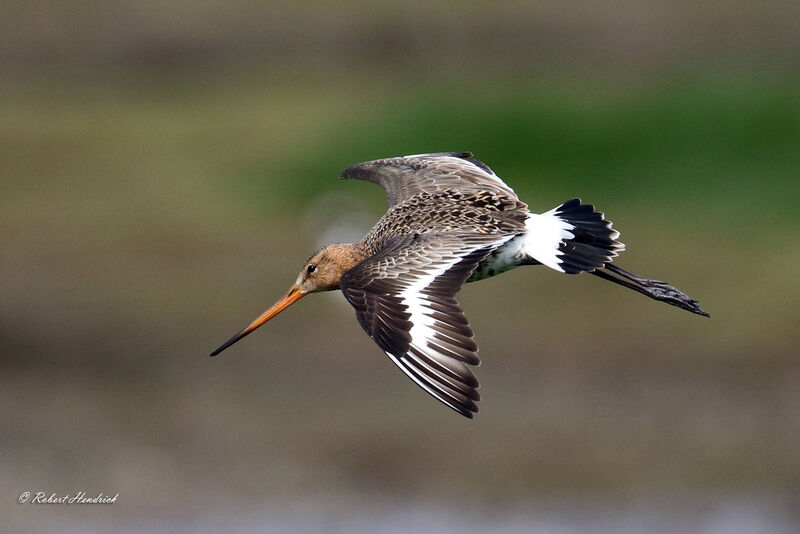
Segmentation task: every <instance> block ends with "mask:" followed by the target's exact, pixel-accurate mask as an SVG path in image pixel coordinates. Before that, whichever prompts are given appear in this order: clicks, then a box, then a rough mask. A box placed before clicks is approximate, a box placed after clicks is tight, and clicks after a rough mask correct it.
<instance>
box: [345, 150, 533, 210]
mask: <svg viewBox="0 0 800 534" xmlns="http://www.w3.org/2000/svg"><path fill="white" fill-rule="evenodd" d="M340 178H356V179H358V180H366V181H368V182H373V183H376V184H380V185H381V186H382V187H383V188H384V189H386V196H387V197H388V199H389V207H390V208H391V207H392V206H395V205H397V204H399V203H401V202H403V201H404V200H406V199H407V198H409V197H412V196H414V195H416V194H418V193H422V192H436V191H440V190H442V189H455V190H464V191H469V190H473V191H474V190H476V189H479V190H484V191H492V192H497V193H502V194H504V195H507V196H510V197H511V198H514V199H517V200H519V199H518V198H517V194H516V193H514V190H513V189H511V188H510V187H508V186H507V185H506V184H505V183H504V182H503V180H501V179H500V178H499V177H498V176H497V175H496V174H495V173H494V172H492V169H490V168H489V167H488V166H487V165H485V164H484V163H481V162H480V161H478V160H476V159H473V158H472V154H471V153H470V152H443V153H439V154H418V155H415V156H404V157H399V158H388V159H377V160H374V161H367V162H365V163H359V164H358V165H353V166H352V167H348V168H346V169H345V170H344V171H342V174H341V175H340Z"/></svg>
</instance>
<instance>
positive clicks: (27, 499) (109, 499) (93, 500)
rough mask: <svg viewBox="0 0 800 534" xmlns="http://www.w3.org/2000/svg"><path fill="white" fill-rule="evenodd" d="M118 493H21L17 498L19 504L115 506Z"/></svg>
mask: <svg viewBox="0 0 800 534" xmlns="http://www.w3.org/2000/svg"><path fill="white" fill-rule="evenodd" d="M118 497H119V493H116V494H114V495H106V494H104V493H98V494H97V495H94V494H88V493H86V492H85V491H76V492H75V493H48V492H46V491H35V492H30V491H23V492H22V493H20V494H19V497H17V502H18V503H20V504H115V503H116V502H117V498H118Z"/></svg>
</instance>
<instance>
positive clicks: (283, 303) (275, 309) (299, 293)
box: [211, 285, 308, 356]
mask: <svg viewBox="0 0 800 534" xmlns="http://www.w3.org/2000/svg"><path fill="white" fill-rule="evenodd" d="M307 294H308V293H306V292H305V291H303V290H302V289H300V287H299V286H296V285H295V286H292V288H291V289H290V290H289V292H288V293H286V296H284V297H283V298H282V299H281V300H279V301H278V302H276V303H275V304H273V306H272V307H271V308H270V309H268V310H267V311H265V312H264V313H262V314H261V315H259V316H258V318H257V319H256V320H255V321H253V322H252V323H250V324H249V325H247V327H246V328H245V329H244V330H242V331H241V332H239V333H238V334H236V335H235V336H233V337H232V338H230V339H229V340H228V341H226V342H225V343H223V344H222V345H221V346H220V347H219V348H218V349H217V350H215V351H214V352H212V353H211V355H212V356H216V355H217V354H219V353H220V352H222V351H223V350H225V349H227V348H228V347H230V346H231V345H233V344H234V343H236V342H237V341H239V340H240V339H242V338H243V337H244V336H246V335H247V334H249V333H250V332H252V331H253V330H255V329H256V328H258V327H259V326H261V325H262V324H264V323H266V322H267V321H269V320H270V319H272V318H273V317H275V316H276V315H278V314H279V313H280V312H282V311H283V310H285V309H286V308H288V307H289V306H291V305H292V304H294V303H295V302H297V301H298V300H300V299H301V298H303V297H305V296H306V295H307Z"/></svg>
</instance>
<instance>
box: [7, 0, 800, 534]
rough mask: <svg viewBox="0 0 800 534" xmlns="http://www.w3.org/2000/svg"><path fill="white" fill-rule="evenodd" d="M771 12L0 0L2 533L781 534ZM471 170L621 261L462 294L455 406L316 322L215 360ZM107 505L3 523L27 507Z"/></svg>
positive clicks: (787, 49) (789, 280)
mask: <svg viewBox="0 0 800 534" xmlns="http://www.w3.org/2000/svg"><path fill="white" fill-rule="evenodd" d="M799 22H800V4H797V3H793V2H777V1H776V2H772V1H766V2H764V1H762V2H754V1H743V2H728V3H695V2H682V1H681V2H669V3H667V2H653V1H645V2H624V1H623V2H603V3H597V2H588V1H587V2H570V3H556V2H547V3H528V2H508V3H502V4H496V5H495V4H493V5H491V6H489V5H486V4H485V3H483V2H459V3H455V2H430V1H426V2H421V1H420V2H417V1H406V2H395V3H391V4H387V5H374V4H373V3H370V2H365V1H364V0H353V1H348V2H340V3H336V4H333V3H313V2H300V3H296V2H270V3H258V2H245V1H238V0H235V1H227V2H219V1H209V2H203V3H195V2H185V1H184V2H171V3H163V2H155V1H142V2H135V3H132V2H118V1H112V2H97V1H86V2H80V3H75V2H71V3H66V2H54V1H45V2H37V3H31V2H21V1H11V2H5V3H4V4H3V6H2V8H0V117H1V119H0V193H1V194H0V235H2V247H0V295H2V298H0V346H2V353H1V354H2V365H3V372H2V376H0V380H1V381H2V385H1V386H0V395H2V406H3V410H2V415H0V424H1V425H2V432H1V433H0V452H1V454H0V487H1V488H2V490H3V491H2V498H0V516H1V517H3V523H4V524H5V526H6V528H8V529H9V532H51V531H59V532H109V531H113V532H134V531H139V530H148V529H149V530H153V531H160V532H206V531H208V532H217V531H220V530H235V531H245V532H249V531H253V532H264V531H267V532H284V531H288V530H291V531H294V532H408V531H410V530H416V531H430V532H478V531H487V530H490V531H497V532H548V533H549V532H554V533H562V532H570V533H571V532H681V531H685V532H690V531H691V532H713V533H717V532H793V531H795V530H794V529H795V528H796V526H797V524H798V521H800V517H798V514H797V512H796V510H797V509H798V508H797V507H798V505H800V455H798V442H800V360H798V356H797V353H798V349H797V347H798V341H800V334H799V333H798V330H797V325H798V309H800V282H799V281H798V277H797V272H798V270H797V269H798V267H797V265H798V261H800V244H798V239H797V237H798V230H799V229H800V217H799V216H798V209H797V201H798V199H800V185H799V184H800V180H798V178H800V99H799V97H800V90H799V89H800V85H799V84H798V82H800V68H799V67H800V33H798V32H797V27H798V23H799ZM444 150H472V151H474V152H475V154H476V156H477V157H478V158H479V159H481V160H483V161H485V162H487V163H488V164H489V165H491V166H492V167H493V169H494V170H495V171H496V172H497V173H498V174H499V175H500V176H502V177H504V178H505V180H506V181H507V182H508V183H509V185H511V186H512V187H514V188H515V189H516V191H517V192H518V193H519V194H520V196H521V197H522V198H523V199H524V200H526V201H527V202H528V203H529V204H530V206H531V208H532V209H534V210H538V211H544V210H547V209H549V208H551V207H553V206H555V205H557V204H558V203H560V202H562V201H564V200H566V199H568V198H570V197H572V196H577V195H580V196H581V197H582V198H583V199H584V200H585V201H588V202H593V203H595V204H596V205H597V206H598V207H599V208H600V209H601V210H603V211H605V212H606V213H607V215H608V217H609V218H610V219H611V220H613V221H614V222H615V226H616V227H617V228H619V229H620V230H621V231H622V239H623V241H624V242H625V243H626V244H627V245H628V251H627V252H625V253H624V254H623V256H622V257H621V258H620V259H619V264H620V265H621V266H623V267H625V268H628V269H630V270H632V271H634V272H637V273H641V274H644V275H648V276H653V277H657V278H662V279H665V280H668V281H669V282H671V283H673V284H675V285H677V286H678V287H680V288H681V289H683V290H685V291H686V292H687V293H689V294H690V295H692V296H693V297H695V298H697V299H699V300H700V301H701V304H702V305H703V307H704V308H705V309H706V310H707V311H709V312H710V313H711V314H712V319H710V320H704V319H702V318H699V317H696V316H692V315H690V314H688V313H685V312H681V311H679V310H677V309H674V308H671V307H668V306H665V305H663V304H657V303H655V302H653V301H649V300H647V299H645V298H644V297H641V296H640V295H636V294H634V293H632V292H629V291H626V290H623V289H621V288H619V287H616V286H612V285H611V284H607V283H605V282H602V281H600V280H598V279H595V277H589V276H579V277H566V276H563V275H559V274H558V273H555V272H551V271H549V270H547V269H544V268H538V269H535V268H525V269H518V270H516V271H513V272H511V273H508V274H506V275H504V276H502V277H499V278H496V279H492V280H489V281H486V282H483V283H480V284H471V285H469V286H467V287H466V288H465V289H464V290H463V292H462V293H461V294H460V301H461V303H462V305H463V307H464V309H465V310H466V312H467V315H468V316H469V318H470V320H471V323H472V325H473V327H474V330H475V332H476V336H477V339H478V341H479V343H480V346H481V357H482V360H483V365H482V366H481V368H480V369H478V373H479V378H480V380H481V384H482V389H481V392H482V395H483V400H482V402H481V412H480V414H479V415H478V417H477V418H476V419H475V420H474V421H467V420H465V419H462V418H461V417H459V416H458V415H457V414H455V413H453V412H450V411H449V410H448V409H447V408H445V407H443V406H441V405H439V404H438V403H437V402H435V401H434V400H433V399H431V398H429V397H428V396H427V395H425V394H424V393H423V392H422V391H421V390H420V389H419V388H417V387H416V386H415V385H414V384H413V383H412V382H411V381H409V380H408V379H407V378H406V377H405V376H404V375H403V374H402V373H401V372H400V371H399V370H398V369H396V368H395V366H394V365H393V364H392V363H391V362H390V361H389V360H388V358H386V357H385V356H384V355H383V354H382V353H381V351H380V350H379V349H378V348H377V347H376V346H375V345H374V344H373V343H372V341H371V340H369V339H368V338H367V337H366V336H365V335H364V334H363V333H362V331H361V329H360V327H359V326H358V324H357V323H356V321H355V319H354V315H353V312H352V310H351V309H350V307H349V306H348V305H347V303H346V302H345V301H344V299H343V298H342V296H341V294H339V293H335V294H325V295H319V296H314V297H309V298H308V299H305V300H303V302H301V303H299V304H297V305H295V306H294V307H293V308H292V309H291V310H289V311H287V312H285V313H284V314H282V315H281V316H280V317H278V318H277V319H275V320H274V321H272V322H270V324H269V325H267V326H266V327H264V328H263V329H261V330H259V331H258V332H257V333H255V334H253V335H252V336H250V337H248V338H247V339H246V340H245V341H242V342H241V343H239V344H237V345H236V346H235V347H234V348H233V349H229V350H228V351H226V352H225V353H224V354H223V355H222V356H220V357H219V358H215V359H210V358H208V357H207V354H208V353H209V351H210V350H212V349H213V348H215V347H216V346H218V345H219V344H220V343H221V342H222V341H224V340H225V339H227V338H228V337H229V336H230V335H231V334H233V333H234V332H236V331H237V330H238V329H239V328H241V327H242V326H244V325H245V324H247V322H249V321H250V320H251V319H252V318H253V317H255V316H256V315H257V314H259V313H260V312H261V311H263V310H264V309H265V308H266V307H267V306H269V305H270V304H272V302H273V301H274V300H275V299H276V298H277V297H278V296H280V295H281V294H282V293H283V292H284V291H285V290H286V289H287V288H288V286H289V285H290V284H291V283H292V282H293V280H294V278H295V276H296V274H297V272H296V271H297V270H298V269H299V268H300V266H301V264H302V262H303V260H304V259H305V258H306V257H307V256H308V254H310V253H311V252H312V251H313V250H314V249H315V248H316V247H317V246H319V245H320V244H322V242H324V241H331V240H341V239H347V238H348V237H352V236H353V235H356V236H358V235H359V234H361V233H363V232H365V231H366V230H367V229H368V228H369V226H370V225H371V224H372V222H373V221H374V220H376V219H377V218H378V217H379V216H380V214H381V213H382V212H383V210H384V209H385V199H384V195H383V192H382V191H381V190H380V189H379V188H377V187H375V186H373V185H371V184H366V183H359V182H353V181H348V182H339V181H338V180H337V176H338V173H339V172H340V171H341V169H343V168H344V167H346V166H347V165H350V164H352V163H356V162H359V161H364V160H368V159H374V158H377V157H384V156H393V155H402V154H409V153H419V152H429V151H444ZM81 490H82V491H86V492H87V494H89V495H97V494H98V493H100V492H102V493H104V494H111V495H113V494H115V493H117V492H119V498H118V502H117V503H116V504H113V505H107V506H99V505H82V506H76V505H72V506H69V505H32V504H30V503H28V504H24V505H20V504H17V498H18V496H19V495H20V493H22V492H23V491H30V492H34V493H35V492H37V491H43V492H46V493H47V494H48V495H49V494H50V493H57V494H74V493H75V492H77V491H81Z"/></svg>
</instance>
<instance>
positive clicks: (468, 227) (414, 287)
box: [211, 152, 708, 418]
mask: <svg viewBox="0 0 800 534" xmlns="http://www.w3.org/2000/svg"><path fill="white" fill-rule="evenodd" d="M341 178H355V179H358V180H366V181H369V182H374V183H377V184H379V185H381V186H382V187H383V188H384V189H385V190H386V193H387V196H388V200H389V209H388V211H387V212H386V214H385V215H384V216H383V217H381V219H380V220H379V221H378V222H377V224H375V226H374V227H373V228H372V230H370V231H369V233H368V234H367V235H366V237H364V239H363V240H362V241H361V242H359V243H355V244H334V245H329V246H327V247H325V248H323V249H321V250H319V251H317V252H315V253H314V254H312V255H311V257H310V258H309V259H308V260H307V261H306V262H305V264H304V265H303V268H302V270H301V271H300V274H299V276H298V277H297V280H296V281H295V283H294V285H293V286H292V287H291V289H290V290H289V292H288V293H287V294H286V295H285V296H284V297H283V298H282V299H280V300H279V301H278V302H277V303H275V305H274V306H272V307H271V308H270V309H268V310H267V311H265V312H264V313H263V314H261V315H260V316H259V317H258V318H257V319H256V320H254V321H253V322H252V323H250V324H249V325H248V326H247V327H246V328H245V329H244V330H242V331H240V332H239V333H237V334H236V335H235V336H233V337H232V338H231V339H229V340H228V341H226V342H225V343H224V344H223V345H222V346H221V347H219V348H218V349H217V350H215V351H214V352H212V353H211V355H212V356H214V355H216V354H219V353H220V352H222V351H223V350H224V349H226V348H227V347H229V346H230V345H232V344H233V343H235V342H236V341H238V340H240V339H242V338H243V337H244V336H246V335H247V334H249V333H250V332H252V331H253V330H255V329H256V328H258V327H259V326H261V325H262V324H264V323H266V322H267V321H269V320H270V319H272V318H273V317H275V316H276V315H277V314H278V313H280V312H281V311H282V310H284V309H286V308H287V307H288V306H290V305H291V304H292V303H294V302H296V301H297V300H299V299H300V298H302V297H304V296H305V295H307V294H309V293H315V292H318V291H330V290H334V289H341V290H342V293H343V294H344V296H345V298H346V299H347V301H348V302H349V303H350V304H351V305H352V306H353V307H354V308H355V311H356V318H357V319H358V322H359V324H360V325H361V327H362V328H363V329H364V330H365V331H366V333H367V335H369V336H370V337H371V338H372V339H373V340H374V341H375V343H377V344H378V346H379V347H380V348H381V349H383V351H384V352H386V354H388V355H389V358H391V359H392V361H394V362H395V363H396V364H397V365H398V366H399V367H400V369H402V370H403V372H405V373H406V374H407V375H408V376H409V377H411V379H412V380H414V382H416V383H417V384H418V385H419V386H420V387H421V388H422V389H424V390H425V391H427V392H428V393H430V394H431V395H433V396H434V397H436V398H437V399H438V400H440V401H441V402H443V403H444V404H446V405H447V406H449V407H450V408H452V409H453V410H455V411H457V412H458V413H460V414H461V415H464V416H466V417H470V418H471V417H472V415H473V413H475V412H477V411H478V407H477V405H476V404H475V403H476V402H477V401H478V400H479V398H480V397H479V395H478V391H477V388H478V381H477V379H476V378H475V375H474V374H473V373H472V370H471V369H470V367H469V366H473V365H478V363H479V360H478V356H477V352H478V346H477V345H476V344H475V341H474V339H473V334H472V329H471V328H470V326H469V322H468V321H467V318H466V317H465V316H464V313H463V312H462V311H461V308H460V307H459V305H458V303H457V302H456V299H455V295H456V293H457V292H458V291H459V289H460V288H461V285H462V284H464V283H465V282H474V281H478V280H483V279H485V278H490V277H492V276H495V275H498V274H500V273H503V272H505V271H508V270H509V269H513V268H515V267H519V266H521V265H539V264H541V265H546V266H547V267H550V268H551V269H555V270H557V271H560V272H562V273H567V274H577V273H581V272H588V273H591V274H593V275H595V276H599V277H600V278H603V279H605V280H609V281H611V282H614V283H617V284H620V285H622V286H624V287H627V288H630V289H633V290H634V291H638V292H639V293H642V294H644V295H647V296H649V297H651V298H653V299H656V300H660V301H662V302H666V303H668V304H672V305H673V306H677V307H679V308H683V309H684V310H688V311H690V312H692V313H696V314H698V315H704V316H708V314H707V313H705V312H704V311H703V310H701V309H700V307H699V306H698V304H697V302H696V301H695V300H694V299H692V298H690V297H689V296H687V295H686V294H684V293H683V292H681V291H679V290H678V289H676V288H674V287H672V286H670V285H668V284H666V283H665V282H661V281H659V280H652V279H648V278H641V277H639V276H636V275H634V274H632V273H629V272H628V271H625V270H623V269H620V268H619V267H616V266H614V265H611V261H612V260H613V258H614V257H615V256H617V254H618V253H619V252H621V251H622V250H624V245H623V244H622V243H620V242H619V241H617V238H618V237H619V232H617V231H616V230H613V229H612V227H611V222H610V221H607V220H605V217H604V215H603V214H602V213H600V212H597V211H595V210H594V207H593V206H592V205H590V204H582V203H581V201H580V200H579V199H577V198H575V199H572V200H569V201H567V202H565V203H563V204H561V205H560V206H558V207H556V208H553V209H552V210H550V211H548V212H545V213H541V214H536V213H531V212H530V211H529V210H528V206H527V205H526V204H525V203H524V202H522V201H521V200H520V199H519V198H518V197H517V195H516V193H514V191H513V190H512V189H511V188H510V187H509V186H508V185H506V184H505V183H504V182H503V181H502V180H501V179H500V178H499V177H498V176H497V175H496V174H495V173H494V172H492V170H491V169H490V168H489V167H488V166H486V165H485V164H483V163H481V162H480V161H477V160H475V159H473V158H472V154H470V153H468V152H464V153H457V152H455V153H440V154H420V155H415V156H406V157H399V158H388V159H379V160H375V161H368V162H366V163H360V164H358V165H354V166H352V167H349V168H347V169H345V170H344V171H343V172H342V174H341Z"/></svg>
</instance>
